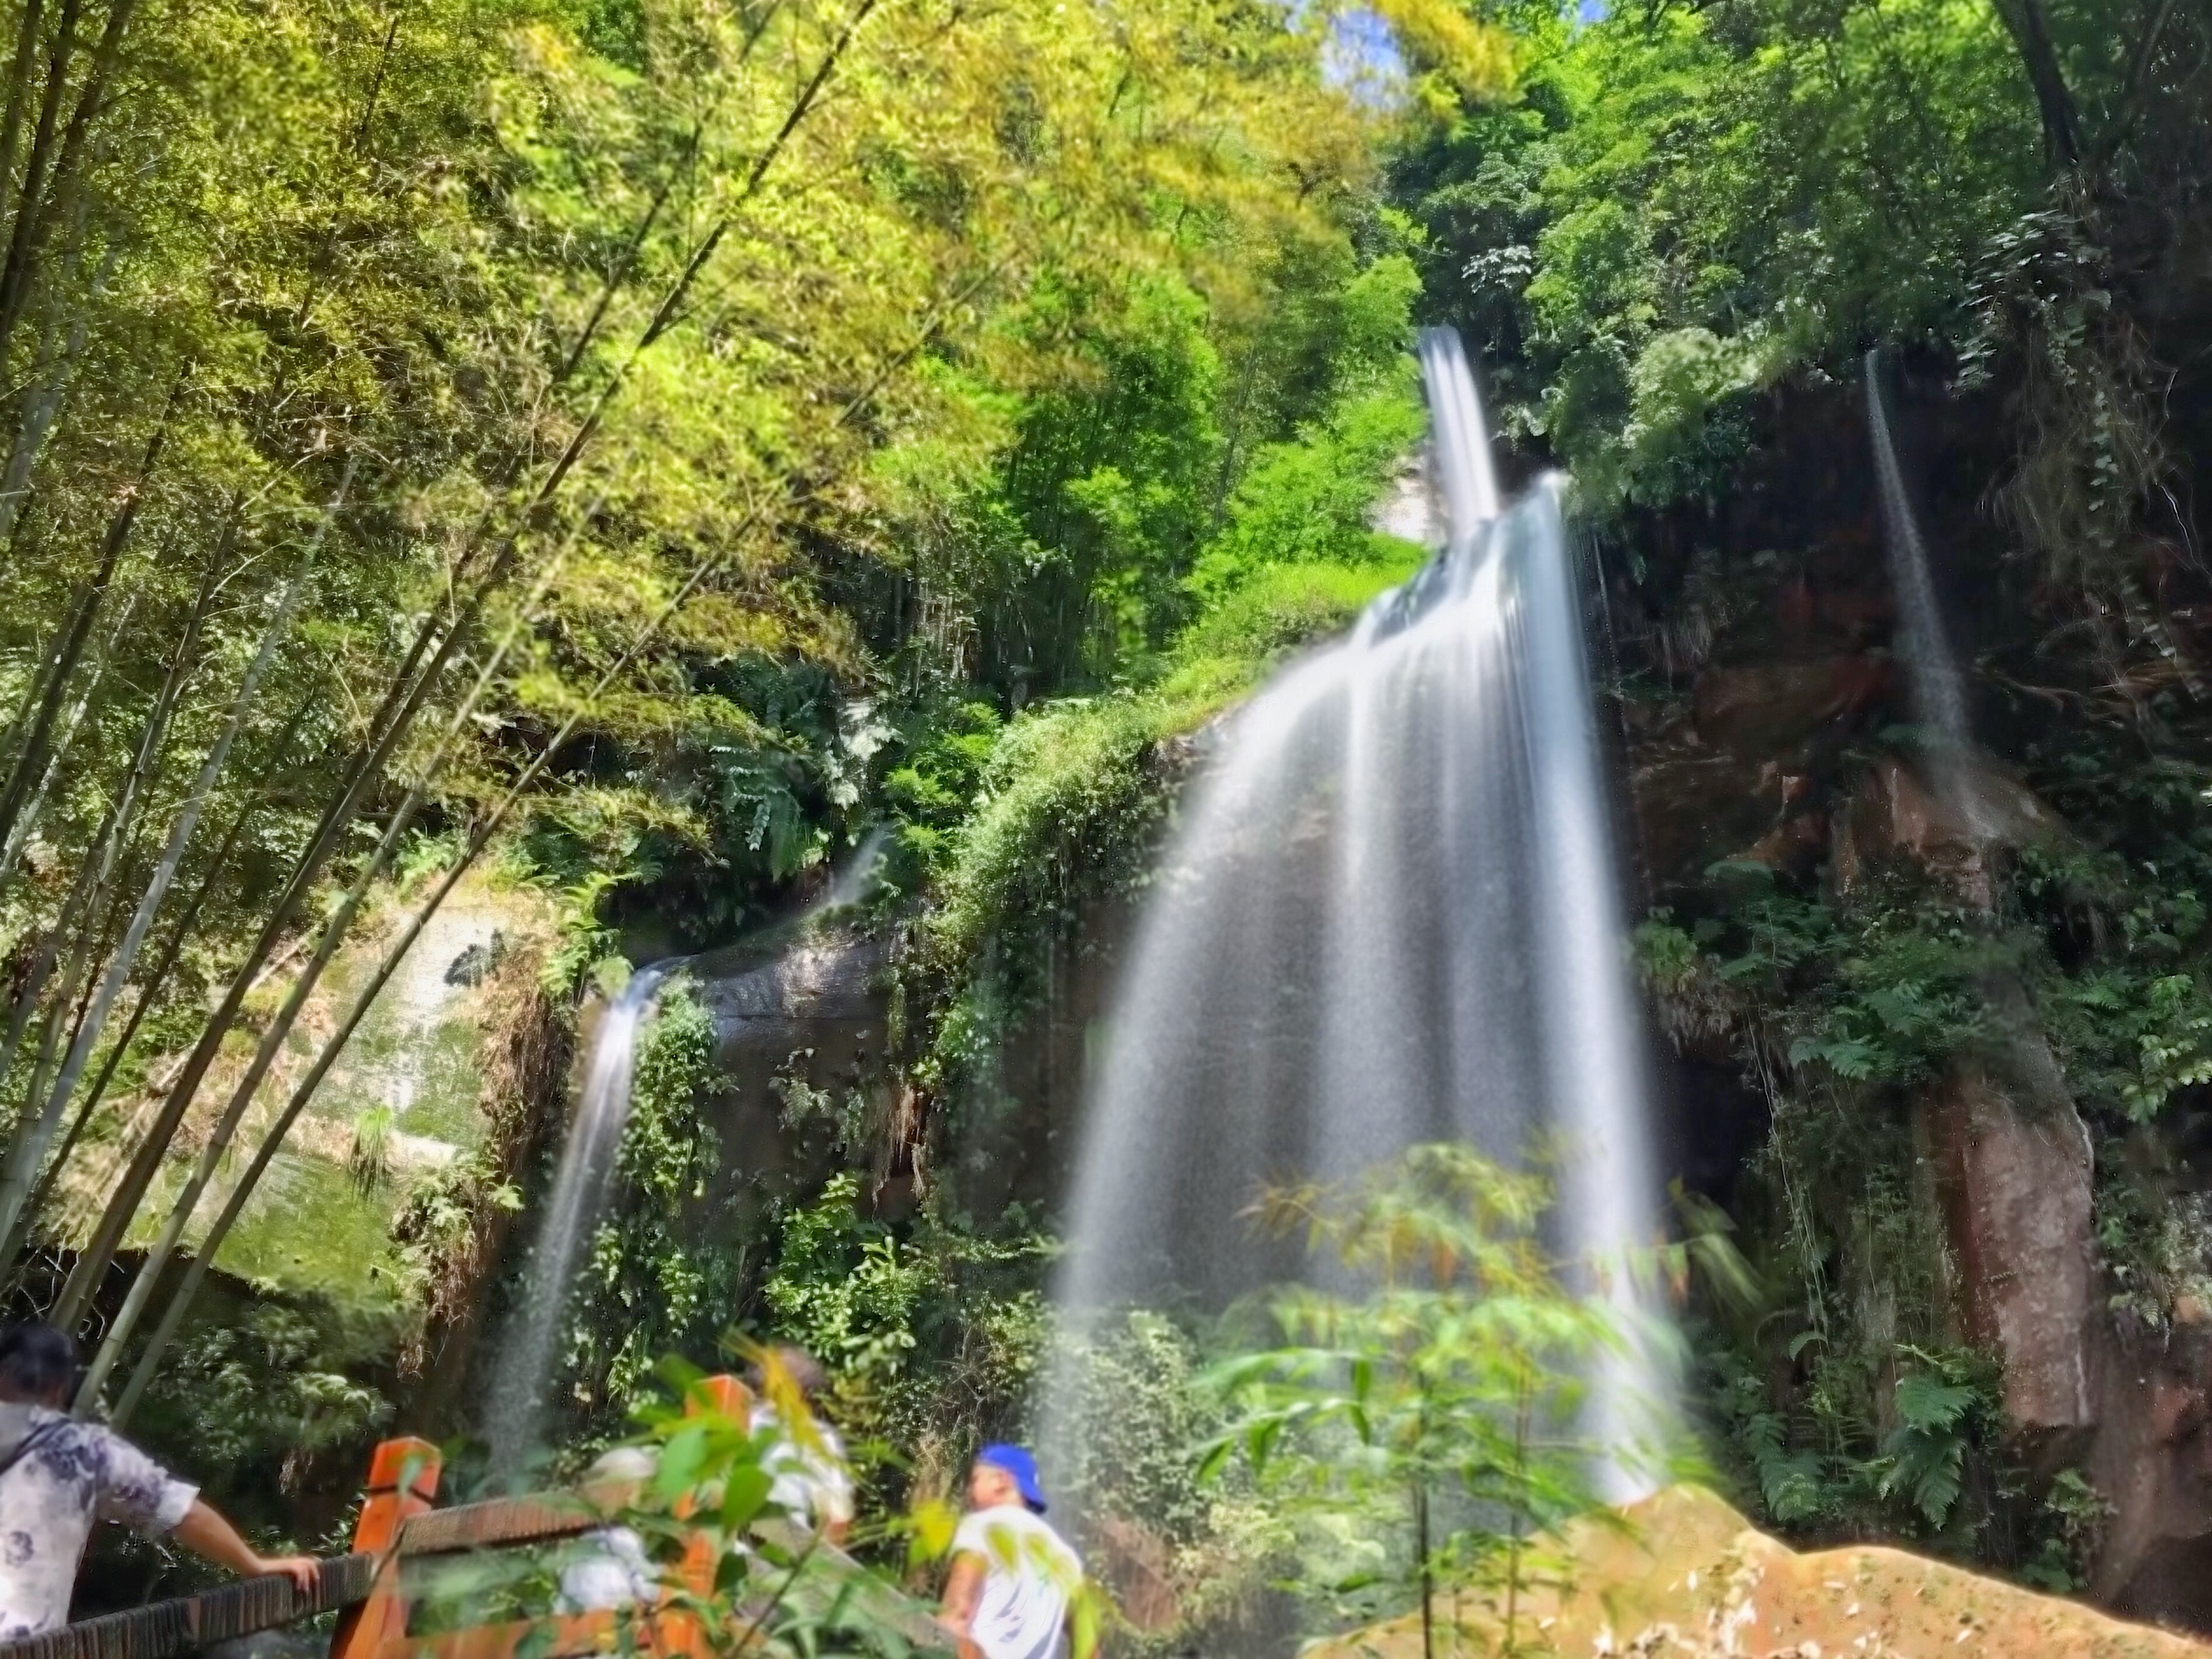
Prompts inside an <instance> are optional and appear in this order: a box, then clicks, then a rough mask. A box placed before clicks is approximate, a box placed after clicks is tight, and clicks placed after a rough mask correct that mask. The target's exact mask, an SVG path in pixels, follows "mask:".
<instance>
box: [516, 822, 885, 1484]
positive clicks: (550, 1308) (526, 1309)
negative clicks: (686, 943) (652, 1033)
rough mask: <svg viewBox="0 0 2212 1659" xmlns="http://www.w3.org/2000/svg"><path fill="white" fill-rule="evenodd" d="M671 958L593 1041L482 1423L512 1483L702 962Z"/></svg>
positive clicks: (617, 1008) (872, 840) (604, 1017)
mask: <svg viewBox="0 0 2212 1659" xmlns="http://www.w3.org/2000/svg"><path fill="white" fill-rule="evenodd" d="M888 844H889V832H888V831H886V830H884V829H873V830H871V831H870V832H869V833H868V835H867V837H866V839H865V840H864V841H863V842H861V844H860V848H859V850H858V851H857V852H855V853H854V855H853V857H852V858H851V859H849V860H847V862H846V865H845V867H844V868H843V869H842V870H841V871H839V872H836V876H835V878H833V879H832V880H831V882H830V884H829V888H828V890H827V891H825V892H824V893H823V896H822V897H821V898H820V900H819V901H817V902H816V903H814V904H813V905H811V907H809V908H808V909H807V910H806V911H805V913H804V914H803V915H800V916H799V918H798V919H797V920H796V921H794V922H792V923H788V924H786V925H787V927H789V928H790V929H791V931H792V933H793V934H796V935H802V936H803V934H804V933H805V929H806V928H807V927H810V926H811V925H813V924H815V923H817V922H819V921H822V920H823V919H824V918H825V917H828V916H829V915H835V914H836V913H837V912H839V911H841V910H846V909H849V908H852V907H853V906H854V905H856V904H859V903H860V902H863V901H864V900H866V898H867V896H868V895H869V893H870V892H871V890H872V888H873V884H874V882H875V879H876V875H877V872H878V870H879V869H880V868H881V866H882V864H883V858H884V848H885V847H886V846H887V845H888ZM700 960H709V961H711V960H712V957H708V958H704V959H702V958H696V957H666V958H665V959H663V960H662V961H659V962H656V963H651V964H649V965H647V966H646V967H643V968H640V969H637V970H636V971H635V973H633V974H632V975H630V976H629V981H627V982H626V983H625V984H624V985H623V988H622V989H621V991H620V992H618V993H617V994H616V996H615V999H614V1000H613V1001H612V1002H611V1003H609V1004H608V1005H607V1007H606V1010H605V1012H604V1013H602V1014H601V1015H600V1016H599V1028H598V1030H596V1031H594V1032H593V1033H592V1052H591V1058H590V1060H588V1062H587V1063H586V1067H585V1072H584V1086H583V1089H582V1091H581V1092H580V1094H579V1095H578V1097H577V1100H576V1111H575V1115H574V1119H573V1120H572V1121H571V1122H570V1124H569V1126H568V1139H567V1140H566V1141H565V1142H564V1143H563V1144H562V1148H561V1162H560V1165H559V1167H558V1168H557V1169H556V1170H555V1171H554V1176H553V1188H552V1190H551V1192H550V1193H549V1194H547V1197H546V1200H545V1205H544V1210H543V1212H541V1213H542V1219H541V1220H540V1222H539V1224H538V1237H537V1238H536V1240H535V1242H534V1243H532V1247H531V1253H530V1258H529V1264H528V1267H527V1268H526V1273H525V1279H524V1292H523V1301H522V1305H521V1306H520V1308H519V1309H518V1310H516V1313H515V1315H514V1316H513V1322H512V1323H511V1325H510V1326H509V1328H508V1330H507V1335H506V1339H505V1341H504V1342H503V1344H502V1346H501V1349H500V1352H499V1357H498V1359H497V1362H496V1364H495V1370H494V1372H493V1377H492V1385H491V1391H490V1394H489V1396H488V1399H487V1402H486V1406H485V1409H484V1413H483V1431H484V1437H485V1438H486V1440H487V1441H488V1442H489V1445H490V1450H491V1468H492V1473H493V1474H495V1475H498V1476H509V1477H511V1476H513V1475H515V1474H520V1473H521V1472H522V1467H523V1463H524V1462H525V1460H526V1458H527V1457H528V1455H529V1454H530V1451H531V1449H532V1447H534V1446H535V1445H536V1444H537V1443H538V1437H539V1434H540V1431H541V1430H542V1429H543V1427H544V1418H545V1407H546V1399H547V1395H548V1392H549V1391H550V1389H551V1387H552V1383H553V1379H554V1376H555V1373H556V1368H557V1364H558V1361H559V1358H560V1352H559V1350H560V1346H561V1335H562V1329H563V1327H564V1324H565V1322H566V1319H567V1316H568V1297H569V1291H570V1290H571V1288H572V1287H573V1286H574V1283H575V1278H576V1269H577V1268H578V1267H580V1265H581V1264H582V1261H583V1257H584V1251H585V1249H586V1245H587V1244H588V1243H589V1242H590V1239H591V1237H592V1232H593V1231H594V1230H595V1229H596V1228H597V1227H598V1225H599V1216H600V1212H602V1211H604V1210H605V1207H606V1200H607V1195H608V1188H609V1184H610V1182H611V1179H612V1176H613V1174H614V1165H615V1154H616V1152H617V1150H618V1149H619V1148H620V1147H621V1146H622V1137H623V1128H624V1127H625V1126H627V1125H628V1123H629V1109H630V1085H631V1083H632V1081H633V1079H634V1078H635V1073H636V1070H637V1045H638V1040H639V1038H640V1037H641V1036H642V1035H643V1033H644V1030H645V1022H646V1018H647V1014H648V1013H649V1012H651V1009H652V1006H653V998H654V996H655V995H656V994H658V993H659V989H660V987H662V986H663V985H665V984H666V983H667V981H668V979H669V977H670V975H672V974H674V973H675V972H676V971H677V970H678V969H681V968H683V967H684V966H685V965H686V964H688V963H692V962H694V961H700Z"/></svg>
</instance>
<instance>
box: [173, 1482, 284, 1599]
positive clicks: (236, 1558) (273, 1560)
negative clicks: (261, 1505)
mask: <svg viewBox="0 0 2212 1659" xmlns="http://www.w3.org/2000/svg"><path fill="white" fill-rule="evenodd" d="M173 1536H174V1537H175V1539H176V1541H178V1542H179V1544H182V1545H183V1546H184V1547H185V1548H186V1549H188V1550H190V1551H191V1552H192V1553H194V1554H195V1555H199V1556H204V1557H205V1558H206V1559H208V1560H210V1561H212V1562H214V1563H215V1564H216V1565H217V1566H219V1567H228V1568H229V1569H230V1570H231V1571H233V1572H234V1573H236V1574H237V1575H238V1576H239V1577H241V1578H258V1577H261V1576H262V1575H264V1573H282V1574H283V1575H284V1577H287V1578H289V1579H290V1580H291V1581H292V1588H293V1589H296V1590H297V1591H299V1593H300V1594H301V1595H313V1594H314V1589H315V1572H316V1566H317V1563H316V1561H315V1558H314V1557H313V1556H312V1555H260V1554H258V1553H255V1551H254V1548H253V1547H252V1545H251V1544H248V1543H247V1542H246V1541H245V1540H244V1539H243V1538H240V1536H239V1535H238V1529H237V1528H235V1527H234V1526H232V1525H231V1524H230V1522H228V1521H227V1520H225V1519H224V1518H223V1516H222V1512H221V1511H220V1510H217V1509H216V1508H215V1507H214V1506H213V1505H212V1504H210V1503H208V1502H207V1500H206V1499H205V1498H196V1499H195V1500H193V1503H192V1507H191V1512H190V1513H189V1514H187V1515H186V1516H185V1518H184V1519H183V1520H182V1521H180V1522H178V1523H177V1529H176V1531H175V1533H174V1534H173Z"/></svg>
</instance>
